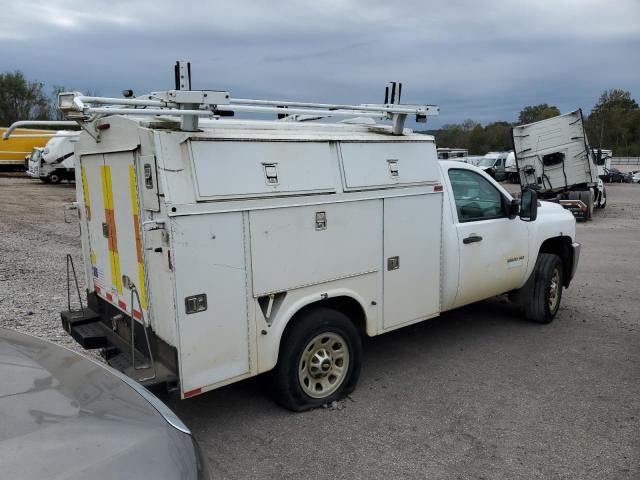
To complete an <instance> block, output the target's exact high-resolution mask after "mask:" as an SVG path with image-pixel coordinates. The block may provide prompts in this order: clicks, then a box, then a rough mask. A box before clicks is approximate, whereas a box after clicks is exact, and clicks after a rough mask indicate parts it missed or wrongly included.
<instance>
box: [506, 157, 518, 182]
mask: <svg viewBox="0 0 640 480" xmlns="http://www.w3.org/2000/svg"><path fill="white" fill-rule="evenodd" d="M504 174H505V177H506V179H507V181H509V182H511V183H518V182H519V181H520V175H518V165H517V164H516V154H515V152H509V154H508V155H507V158H506V160H505V161H504Z"/></svg>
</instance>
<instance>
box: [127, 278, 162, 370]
mask: <svg viewBox="0 0 640 480" xmlns="http://www.w3.org/2000/svg"><path fill="white" fill-rule="evenodd" d="M130 289H131V365H132V366H133V371H134V372H135V371H136V370H144V369H147V368H149V365H141V366H140V367H136V345H135V329H136V328H135V327H136V324H135V319H134V318H133V311H134V309H133V305H134V304H133V297H134V294H135V298H136V300H137V301H138V308H140V319H141V320H142V330H143V331H144V338H145V340H146V343H147V351H148V352H149V359H150V360H151V368H152V369H153V375H151V376H148V377H142V378H139V379H137V380H138V382H144V381H146V380H153V379H154V378H156V375H157V372H156V364H155V362H154V361H153V352H152V351H151V343H150V342H149V334H148V333H147V322H146V319H145V317H144V312H143V311H142V302H140V295H139V294H138V289H137V288H136V286H135V285H134V284H133V283H131V285H130Z"/></svg>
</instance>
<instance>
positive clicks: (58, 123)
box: [2, 120, 79, 140]
mask: <svg viewBox="0 0 640 480" xmlns="http://www.w3.org/2000/svg"><path fill="white" fill-rule="evenodd" d="M26 126H31V127H41V126H50V127H77V126H78V123H77V122H74V121H71V120H18V121H17V122H13V123H12V124H11V125H10V126H9V128H7V130H6V131H5V132H4V134H3V135H2V139H3V140H9V137H12V138H52V137H72V136H75V135H74V134H70V133H65V134H57V133H42V134H37V133H25V134H16V135H12V133H13V131H14V130H15V129H16V128H20V127H26ZM78 133H79V132H78Z"/></svg>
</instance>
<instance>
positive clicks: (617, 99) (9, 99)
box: [0, 71, 640, 156]
mask: <svg viewBox="0 0 640 480" xmlns="http://www.w3.org/2000/svg"><path fill="white" fill-rule="evenodd" d="M64 90H65V88H64V87H62V86H54V87H53V88H52V90H51V92H50V94H47V92H46V91H45V87H44V84H42V83H40V82H35V81H30V80H28V79H26V78H25V76H24V75H23V73H22V72H20V71H16V72H7V73H2V74H0V126H9V125H11V124H12V123H13V122H15V121H17V120H59V119H61V115H60V112H58V110H57V108H56V103H57V100H56V98H57V94H58V92H61V91H64ZM556 115H560V110H559V109H558V107H556V106H554V105H548V104H546V103H543V104H540V105H530V106H527V107H524V108H523V109H522V110H521V111H520V114H519V115H518V121H517V122H516V123H509V122H493V123H490V124H488V125H485V126H482V125H481V124H480V123H478V122H476V121H474V120H471V119H469V120H465V121H463V122H462V123H460V124H452V125H445V126H443V127H442V128H441V129H440V130H436V131H429V132H427V133H430V134H434V135H435V137H436V144H437V145H439V146H441V147H451V148H466V149H468V150H469V153H470V154H472V155H483V154H485V153H487V152H489V151H504V150H511V149H512V148H513V147H512V140H511V128H512V127H514V126H516V125H523V124H526V123H531V122H537V121H539V120H544V119H546V118H551V117H554V116H556ZM583 115H585V128H586V130H587V135H588V138H589V143H590V144H591V146H592V147H601V148H606V149H610V150H613V152H614V154H615V155H616V156H640V108H639V107H638V103H637V102H636V101H635V100H634V99H633V98H632V97H631V94H630V93H629V92H627V91H624V90H620V89H612V90H607V91H605V92H603V93H602V95H600V98H599V100H598V103H596V105H595V106H594V107H593V109H592V110H591V112H590V113H589V114H588V115H586V112H583Z"/></svg>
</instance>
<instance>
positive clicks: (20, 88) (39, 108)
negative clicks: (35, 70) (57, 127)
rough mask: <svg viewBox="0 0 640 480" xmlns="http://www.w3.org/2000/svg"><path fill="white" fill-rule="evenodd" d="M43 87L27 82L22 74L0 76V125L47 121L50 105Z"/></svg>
mask: <svg viewBox="0 0 640 480" xmlns="http://www.w3.org/2000/svg"><path fill="white" fill-rule="evenodd" d="M43 88H44V85H43V84H42V83H39V82H31V81H29V80H27V79H26V78H25V77H24V75H23V74H22V72H20V71H16V72H13V73H11V72H8V73H2V74H0V125H2V126H9V125H11V124H12V123H13V122H15V121H18V120H48V119H49V118H50V115H51V104H50V101H49V98H48V97H47V95H46V94H45V93H44V90H43Z"/></svg>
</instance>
